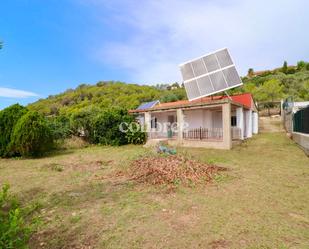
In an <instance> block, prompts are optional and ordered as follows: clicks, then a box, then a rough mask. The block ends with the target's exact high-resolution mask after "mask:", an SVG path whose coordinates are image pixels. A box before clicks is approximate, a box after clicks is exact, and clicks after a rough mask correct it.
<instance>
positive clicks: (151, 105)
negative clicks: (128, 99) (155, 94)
mask: <svg viewBox="0 0 309 249" xmlns="http://www.w3.org/2000/svg"><path fill="white" fill-rule="evenodd" d="M158 103H160V101H159V100H155V101H151V102H147V103H143V104H141V105H140V106H139V107H137V109H136V110H145V109H148V108H152V107H154V106H155V105H156V104H158Z"/></svg>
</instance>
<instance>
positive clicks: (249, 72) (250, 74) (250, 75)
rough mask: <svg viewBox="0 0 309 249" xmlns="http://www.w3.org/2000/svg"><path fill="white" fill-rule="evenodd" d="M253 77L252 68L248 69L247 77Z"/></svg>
mask: <svg viewBox="0 0 309 249" xmlns="http://www.w3.org/2000/svg"><path fill="white" fill-rule="evenodd" d="M253 75H254V70H253V68H249V70H248V77H250V78H251V77H252V76H253Z"/></svg>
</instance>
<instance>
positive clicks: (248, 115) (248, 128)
mask: <svg viewBox="0 0 309 249" xmlns="http://www.w3.org/2000/svg"><path fill="white" fill-rule="evenodd" d="M244 114H245V115H244V120H245V137H252V111H251V110H245V111H244Z"/></svg>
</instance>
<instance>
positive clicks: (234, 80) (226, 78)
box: [180, 48, 243, 100]
mask: <svg viewBox="0 0 309 249" xmlns="http://www.w3.org/2000/svg"><path fill="white" fill-rule="evenodd" d="M180 71H181V74H182V78H183V81H184V86H185V89H186V92H187V96H188V99H189V100H194V99H198V98H201V97H205V96H209V95H212V94H215V93H218V92H222V91H225V90H227V89H230V88H234V87H237V86H240V85H242V84H243V83H242V81H241V79H240V77H239V75H238V72H237V70H236V67H235V65H234V63H233V60H232V58H231V56H230V54H229V51H228V50H227V49H226V48H224V49H220V50H217V51H215V52H212V53H210V54H207V55H205V56H202V57H199V58H196V59H193V60H191V61H188V62H186V63H183V64H181V65H180Z"/></svg>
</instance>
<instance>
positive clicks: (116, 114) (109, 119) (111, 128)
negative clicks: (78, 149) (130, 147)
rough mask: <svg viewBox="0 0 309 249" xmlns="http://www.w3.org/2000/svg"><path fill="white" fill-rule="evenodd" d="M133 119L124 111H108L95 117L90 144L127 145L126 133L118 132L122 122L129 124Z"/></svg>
mask: <svg viewBox="0 0 309 249" xmlns="http://www.w3.org/2000/svg"><path fill="white" fill-rule="evenodd" d="M132 121H133V117H132V116H130V115H128V113H127V111H126V110H124V109H114V108H112V109H108V110H104V111H103V112H102V113H101V114H99V115H97V116H96V117H95V118H94V120H93V122H92V129H91V134H90V137H91V142H92V143H95V144H104V145H123V144H127V143H128V140H127V138H126V133H124V132H122V131H120V129H119V126H120V124H121V123H122V122H126V123H131V122H132Z"/></svg>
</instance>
